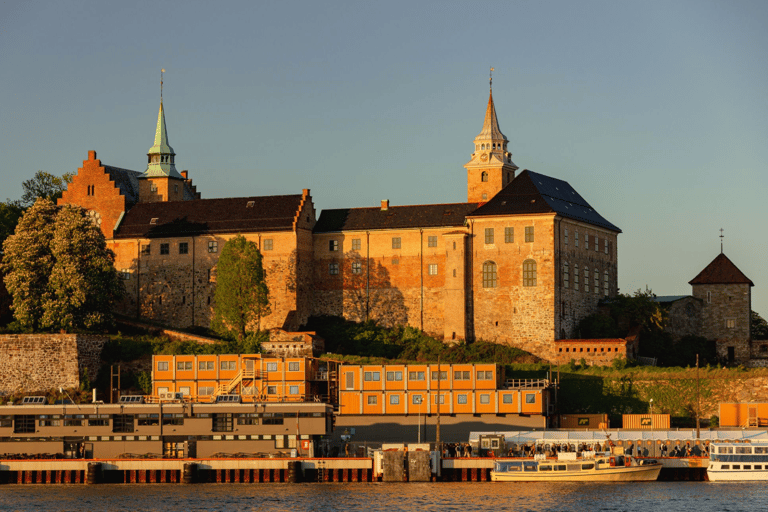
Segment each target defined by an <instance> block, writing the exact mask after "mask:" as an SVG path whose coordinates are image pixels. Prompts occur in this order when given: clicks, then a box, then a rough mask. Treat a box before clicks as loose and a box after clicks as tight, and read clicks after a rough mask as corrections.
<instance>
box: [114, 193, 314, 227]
mask: <svg viewBox="0 0 768 512" xmlns="http://www.w3.org/2000/svg"><path fill="white" fill-rule="evenodd" d="M301 199H302V195H301V194H296V195H287V196H264V197H232V198H224V199H198V200H196V201H170V202H157V203H139V204H137V205H135V206H134V207H133V208H131V209H130V210H128V212H127V213H126V214H125V216H124V217H123V220H122V222H120V225H119V226H118V229H117V231H116V232H115V238H137V237H142V238H161V237H173V236H195V235H202V234H214V233H240V232H257V231H286V230H292V229H293V221H294V218H295V216H296V213H297V212H298V210H299V206H300V205H301ZM250 202H253V204H252V206H250V207H249V206H248V204H249V203H250ZM152 219H157V221H156V223H155V224H152V223H151V221H152Z"/></svg>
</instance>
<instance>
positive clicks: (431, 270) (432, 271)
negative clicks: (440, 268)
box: [427, 263, 437, 276]
mask: <svg viewBox="0 0 768 512" xmlns="http://www.w3.org/2000/svg"><path fill="white" fill-rule="evenodd" d="M427 273H428V274H429V275H431V276H436V275H437V263H430V264H429V266H428V267H427Z"/></svg>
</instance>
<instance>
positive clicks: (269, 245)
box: [262, 238, 274, 251]
mask: <svg viewBox="0 0 768 512" xmlns="http://www.w3.org/2000/svg"><path fill="white" fill-rule="evenodd" d="M262 246H263V247H264V250H265V251H271V250H272V249H274V243H273V241H272V239H271V238H265V239H264V242H263V243H262Z"/></svg>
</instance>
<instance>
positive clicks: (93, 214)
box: [88, 210, 101, 228]
mask: <svg viewBox="0 0 768 512" xmlns="http://www.w3.org/2000/svg"><path fill="white" fill-rule="evenodd" d="M88 217H89V218H90V219H91V222H93V225H94V226H96V227H97V228H99V227H101V214H100V213H99V212H97V211H96V210H88Z"/></svg>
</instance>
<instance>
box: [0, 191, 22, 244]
mask: <svg viewBox="0 0 768 512" xmlns="http://www.w3.org/2000/svg"><path fill="white" fill-rule="evenodd" d="M23 213H24V210H23V209H22V208H21V206H19V205H18V204H16V201H10V200H9V201H6V202H4V203H0V246H2V244H3V242H5V239H6V238H8V237H9V236H11V235H12V234H13V231H14V230H15V229H16V224H18V223H19V219H20V218H21V215H22V214H23Z"/></svg>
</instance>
